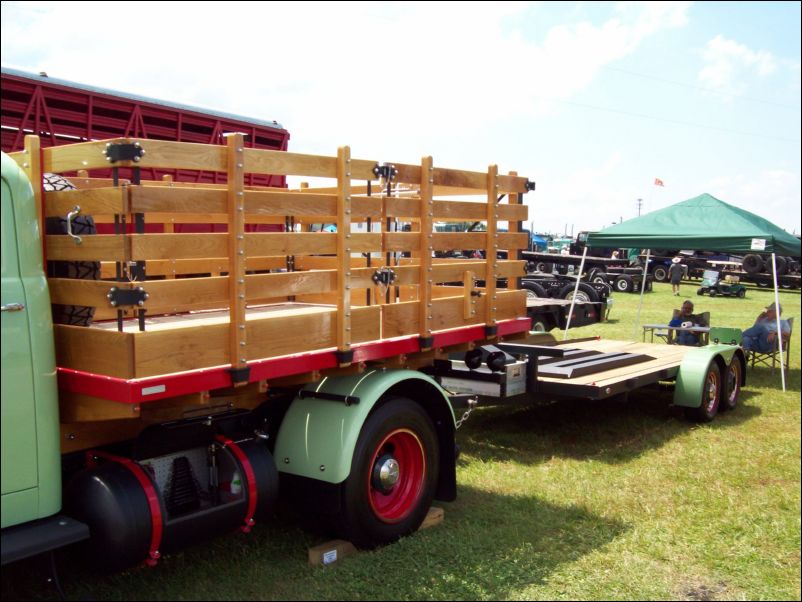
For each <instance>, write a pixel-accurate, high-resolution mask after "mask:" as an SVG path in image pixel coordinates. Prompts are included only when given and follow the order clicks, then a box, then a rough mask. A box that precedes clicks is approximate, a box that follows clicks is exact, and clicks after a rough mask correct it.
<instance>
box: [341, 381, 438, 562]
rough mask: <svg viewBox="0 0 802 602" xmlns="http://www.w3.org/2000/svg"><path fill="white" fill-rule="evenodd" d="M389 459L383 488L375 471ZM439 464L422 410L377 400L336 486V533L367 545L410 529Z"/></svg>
mask: <svg viewBox="0 0 802 602" xmlns="http://www.w3.org/2000/svg"><path fill="white" fill-rule="evenodd" d="M393 462H395V463H396V464H395V468H396V469H397V474H396V475H395V481H394V483H389V481H388V483H385V484H384V486H385V487H387V490H386V492H383V491H382V478H383V477H381V478H380V474H385V473H383V472H382V471H380V470H379V469H380V468H381V467H385V468H386V467H388V466H390V465H391V464H392V463H393ZM439 465H440V449H439V447H438V445H437V434H436V433H435V430H434V425H433V424H432V421H431V419H430V418H429V416H428V415H427V414H426V412H425V411H424V410H423V408H421V407H420V406H419V405H418V404H416V403H415V402H413V401H411V400H410V399H407V398H404V397H394V398H390V399H388V400H387V401H386V402H384V403H382V404H381V405H380V406H378V407H377V408H375V409H374V410H373V412H372V413H371V414H370V415H369V416H368V419H367V420H366V421H365V424H364V425H363V426H362V431H361V432H360V434H359V439H358V440H357V444H356V447H355V448H354V456H353V461H352V464H351V474H350V475H348V478H347V479H346V480H345V482H344V483H343V485H342V487H341V490H340V491H341V511H340V512H339V513H338V514H337V516H336V517H335V526H336V528H337V531H338V534H339V536H340V537H342V538H343V539H345V540H347V541H350V542H351V543H353V544H354V545H355V546H357V547H360V548H373V547H376V546H380V545H383V544H386V543H390V542H393V541H396V540H397V539H399V538H400V537H403V536H405V535H409V534H410V533H413V532H415V530H416V529H417V528H418V527H420V525H421V523H422V522H423V519H424V518H426V513H427V512H428V511H429V507H430V506H431V503H432V499H433V498H434V492H435V488H436V486H437V481H438V470H439ZM390 472H391V473H392V471H390ZM385 476H386V475H385Z"/></svg>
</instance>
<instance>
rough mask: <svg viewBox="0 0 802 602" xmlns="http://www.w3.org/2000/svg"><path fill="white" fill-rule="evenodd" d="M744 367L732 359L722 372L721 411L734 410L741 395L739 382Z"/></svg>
mask: <svg viewBox="0 0 802 602" xmlns="http://www.w3.org/2000/svg"><path fill="white" fill-rule="evenodd" d="M743 369H744V367H743V366H742V365H741V361H740V360H739V359H738V358H737V357H733V358H732V361H731V362H730V365H729V366H727V369H726V370H725V371H724V385H723V386H724V390H723V391H722V394H721V408H720V409H721V410H734V409H735V408H736V407H737V405H738V397H739V396H740V394H741V380H742V376H743Z"/></svg>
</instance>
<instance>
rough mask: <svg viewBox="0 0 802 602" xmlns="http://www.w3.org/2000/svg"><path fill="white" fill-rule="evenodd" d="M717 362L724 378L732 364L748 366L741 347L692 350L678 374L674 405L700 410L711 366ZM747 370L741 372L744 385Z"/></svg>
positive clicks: (713, 347)
mask: <svg viewBox="0 0 802 602" xmlns="http://www.w3.org/2000/svg"><path fill="white" fill-rule="evenodd" d="M713 362H716V363H717V364H718V367H719V369H720V371H721V374H722V378H723V375H724V371H725V369H726V368H727V367H728V366H729V365H730V363H731V362H740V363H741V367H742V368H744V367H745V366H746V362H745V360H744V353H743V351H742V350H741V348H740V347H737V346H734V345H707V346H705V347H697V348H693V349H690V350H689V351H688V352H687V353H686V354H685V357H684V358H683V359H682V363H681V364H680V367H679V372H678V373H677V381H676V385H675V386H674V405H676V406H683V407H686V408H698V407H699V406H700V405H701V404H702V392H703V391H704V387H705V379H706V377H707V371H708V368H709V367H710V365H711V364H712V363H713ZM745 373H746V371H745V370H743V369H742V370H741V375H742V376H741V378H742V384H743V382H744V380H745Z"/></svg>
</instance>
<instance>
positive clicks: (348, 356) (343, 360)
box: [334, 349, 354, 366]
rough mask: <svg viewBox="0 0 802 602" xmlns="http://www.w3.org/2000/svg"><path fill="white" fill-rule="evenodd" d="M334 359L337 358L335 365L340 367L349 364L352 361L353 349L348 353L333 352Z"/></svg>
mask: <svg viewBox="0 0 802 602" xmlns="http://www.w3.org/2000/svg"><path fill="white" fill-rule="evenodd" d="M334 357H336V358H337V363H338V364H339V365H340V366H343V365H346V364H351V363H353V361H354V351H353V349H349V350H348V351H335V352H334Z"/></svg>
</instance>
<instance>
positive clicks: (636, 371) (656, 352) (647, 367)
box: [538, 339, 693, 389]
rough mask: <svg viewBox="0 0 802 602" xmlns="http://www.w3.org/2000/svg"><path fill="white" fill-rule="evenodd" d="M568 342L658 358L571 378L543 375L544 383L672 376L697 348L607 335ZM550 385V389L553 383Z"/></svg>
mask: <svg viewBox="0 0 802 602" xmlns="http://www.w3.org/2000/svg"><path fill="white" fill-rule="evenodd" d="M560 346H563V345H560ZM564 346H565V347H567V348H570V349H587V350H595V351H600V352H602V353H617V352H622V353H633V354H644V355H649V356H651V357H653V358H654V359H652V360H649V361H646V362H643V363H639V364H635V365H630V366H624V367H621V368H614V369H611V370H604V371H600V372H596V373H594V374H587V375H584V376H579V377H575V378H571V379H559V378H549V377H545V376H544V377H540V376H539V377H538V380H539V381H540V382H542V383H544V384H549V383H554V384H558V385H559V386H560V387H563V386H565V387H570V386H571V385H576V386H593V387H598V388H600V389H604V388H606V387H611V386H614V385H616V384H619V383H622V382H625V381H628V380H632V379H638V378H642V377H647V376H654V377H655V379H656V380H659V379H662V378H669V377H671V376H673V375H674V374H675V373H676V372H675V371H674V369H676V368H679V365H680V364H681V363H682V359H683V358H684V357H685V354H686V353H688V351H689V350H691V349H693V347H685V346H682V345H658V344H649V343H634V342H629V341H615V340H603V339H602V340H591V341H580V342H576V343H574V342H572V341H567V342H566V343H565V345H564ZM663 375H665V376H663ZM546 388H547V389H549V387H546Z"/></svg>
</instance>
